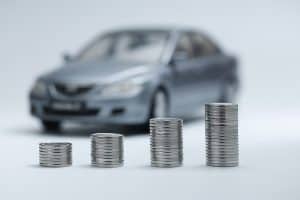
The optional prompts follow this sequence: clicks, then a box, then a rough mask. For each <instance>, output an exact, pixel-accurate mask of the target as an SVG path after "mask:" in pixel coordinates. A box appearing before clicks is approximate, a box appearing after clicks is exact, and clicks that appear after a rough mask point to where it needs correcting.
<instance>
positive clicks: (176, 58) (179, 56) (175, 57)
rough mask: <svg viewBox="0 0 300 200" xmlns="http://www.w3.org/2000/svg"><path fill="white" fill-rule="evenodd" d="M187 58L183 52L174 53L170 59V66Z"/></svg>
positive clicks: (186, 54)
mask: <svg viewBox="0 0 300 200" xmlns="http://www.w3.org/2000/svg"><path fill="white" fill-rule="evenodd" d="M188 57H189V56H188V53H187V52H185V51H178V52H175V53H174V55H173V57H172V59H171V65H177V64H178V63H180V62H182V61H185V60H187V59H188Z"/></svg>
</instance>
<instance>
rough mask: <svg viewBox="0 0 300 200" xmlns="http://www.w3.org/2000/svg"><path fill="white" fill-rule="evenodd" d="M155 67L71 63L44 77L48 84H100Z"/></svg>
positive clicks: (112, 62) (140, 64)
mask: <svg viewBox="0 0 300 200" xmlns="http://www.w3.org/2000/svg"><path fill="white" fill-rule="evenodd" d="M153 68H154V66H151V67H150V66H149V65H146V64H144V63H137V62H121V61H89V62H70V63H67V64H65V65H63V66H62V67H60V68H58V69H57V70H55V71H53V72H52V73H50V74H47V75H46V76H44V77H43V79H44V80H46V81H47V82H55V83H75V84H99V83H110V82H115V81H120V80H124V79H128V78H132V77H135V76H139V75H144V74H147V73H149V72H150V71H153Z"/></svg>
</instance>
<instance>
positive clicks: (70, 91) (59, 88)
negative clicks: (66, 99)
mask: <svg viewBox="0 0 300 200" xmlns="http://www.w3.org/2000/svg"><path fill="white" fill-rule="evenodd" d="M54 88H55V90H56V92H57V93H59V94H62V95H64V96H77V95H83V94H85V93H87V92H89V91H90V90H91V89H92V88H93V85H85V86H79V85H71V84H60V83H59V84H54Z"/></svg>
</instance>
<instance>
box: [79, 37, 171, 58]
mask: <svg viewBox="0 0 300 200" xmlns="http://www.w3.org/2000/svg"><path fill="white" fill-rule="evenodd" d="M167 39H168V33H167V32H166V31H127V32H118V33H110V34H106V35H104V36H101V37H99V38H98V39H96V40H95V41H93V42H92V43H91V44H89V45H88V46H87V47H86V48H84V49H83V50H82V51H81V52H79V54H78V56H76V57H75V59H76V60H79V61H87V60H95V59H98V60H108V59H109V60H117V61H136V62H144V63H157V62H159V61H160V58H161V55H162V53H163V51H164V47H165V45H166V42H167Z"/></svg>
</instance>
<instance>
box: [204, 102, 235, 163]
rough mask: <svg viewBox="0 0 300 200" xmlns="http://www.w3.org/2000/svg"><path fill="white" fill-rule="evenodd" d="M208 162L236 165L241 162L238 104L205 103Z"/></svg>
mask: <svg viewBox="0 0 300 200" xmlns="http://www.w3.org/2000/svg"><path fill="white" fill-rule="evenodd" d="M205 136H206V164H207V165H208V166H213V167H234V166H238V163H239V150H238V105H237V104H231V103H211V104H206V105H205Z"/></svg>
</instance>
